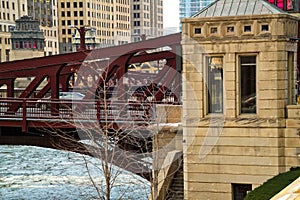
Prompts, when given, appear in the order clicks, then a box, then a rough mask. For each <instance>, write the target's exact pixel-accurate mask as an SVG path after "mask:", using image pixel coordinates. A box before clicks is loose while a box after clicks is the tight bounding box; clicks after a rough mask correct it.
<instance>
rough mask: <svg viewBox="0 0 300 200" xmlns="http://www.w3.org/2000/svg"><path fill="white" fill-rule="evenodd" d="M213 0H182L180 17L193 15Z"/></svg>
mask: <svg viewBox="0 0 300 200" xmlns="http://www.w3.org/2000/svg"><path fill="white" fill-rule="evenodd" d="M212 2H214V0H180V2H179V17H180V19H182V18H187V17H191V16H192V15H193V14H195V13H196V12H198V11H200V10H201V9H203V8H205V7H206V6H208V5H209V4H211V3H212Z"/></svg>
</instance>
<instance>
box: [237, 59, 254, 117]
mask: <svg viewBox="0 0 300 200" xmlns="http://www.w3.org/2000/svg"><path fill="white" fill-rule="evenodd" d="M240 73H241V74H240V83H241V86H240V90H241V92H240V97H241V98H240V102H241V113H242V114H243V113H252V114H255V113H256V56H254V55H252V56H240Z"/></svg>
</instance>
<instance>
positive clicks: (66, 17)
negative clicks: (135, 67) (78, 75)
mask: <svg viewBox="0 0 300 200" xmlns="http://www.w3.org/2000/svg"><path fill="white" fill-rule="evenodd" d="M58 19H59V22H58V24H59V34H58V36H59V51H60V53H66V52H71V51H72V50H73V48H72V41H73V42H74V41H75V44H73V46H74V45H77V42H76V41H77V40H76V38H75V39H73V37H75V36H76V34H77V33H76V31H78V29H80V28H81V27H87V29H86V30H87V31H94V32H93V33H88V34H86V35H88V36H89V37H90V36H91V35H92V36H93V37H95V38H94V39H93V40H94V41H95V44H90V45H87V46H86V48H87V49H93V48H99V47H105V46H112V45H119V44H125V43H128V42H130V3H129V0H117V1H109V0H102V1H99V0H83V1H79V0H69V1H64V0H59V1H58ZM74 27H76V28H74ZM77 35H78V34H77Z"/></svg>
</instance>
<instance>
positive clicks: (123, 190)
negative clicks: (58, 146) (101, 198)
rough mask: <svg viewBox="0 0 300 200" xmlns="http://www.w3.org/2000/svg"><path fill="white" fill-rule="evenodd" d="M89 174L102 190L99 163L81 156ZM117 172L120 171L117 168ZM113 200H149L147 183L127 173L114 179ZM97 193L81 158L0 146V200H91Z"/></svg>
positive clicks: (49, 150) (32, 148)
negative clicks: (85, 161) (88, 164)
mask: <svg viewBox="0 0 300 200" xmlns="http://www.w3.org/2000/svg"><path fill="white" fill-rule="evenodd" d="M84 157H85V158H86V159H87V160H88V163H91V164H92V165H90V166H91V168H90V169H89V172H90V173H91V175H92V177H93V179H94V180H95V181H96V182H97V184H98V185H99V188H100V189H101V188H102V189H103V188H104V187H105V184H104V178H103V175H101V174H102V173H101V172H99V170H98V169H97V168H96V167H92V166H98V167H99V166H100V164H101V162H100V161H99V160H97V159H95V158H91V157H88V156H84ZM116 171H119V169H117V168H116ZM114 186H115V187H114V189H113V192H112V193H113V194H112V199H119V197H120V196H122V198H121V199H132V200H135V199H136V200H143V199H145V200H146V199H147V198H148V194H149V191H150V185H149V182H147V181H145V180H144V179H142V178H140V177H138V176H135V175H132V174H130V173H127V172H126V171H123V170H122V173H121V174H120V175H119V176H118V177H117V181H116V183H115V184H114ZM96 196H97V192H96V190H95V188H94V187H93V186H92V183H91V181H90V179H89V176H88V173H87V168H86V167H85V163H84V159H83V155H81V154H77V153H72V152H64V151H58V150H53V149H46V148H39V147H28V146H0V200H35V199H36V200H43V199H48V200H91V199H97V198H96Z"/></svg>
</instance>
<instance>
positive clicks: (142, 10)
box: [131, 0, 163, 42]
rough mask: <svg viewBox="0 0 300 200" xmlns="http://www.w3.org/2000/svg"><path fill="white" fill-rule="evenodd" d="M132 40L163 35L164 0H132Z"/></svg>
mask: <svg viewBox="0 0 300 200" xmlns="http://www.w3.org/2000/svg"><path fill="white" fill-rule="evenodd" d="M131 27H132V28H131V35H132V42H136V41H140V40H142V39H146V38H153V37H159V36H162V35H163V1H162V0H145V1H138V0H131Z"/></svg>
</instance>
